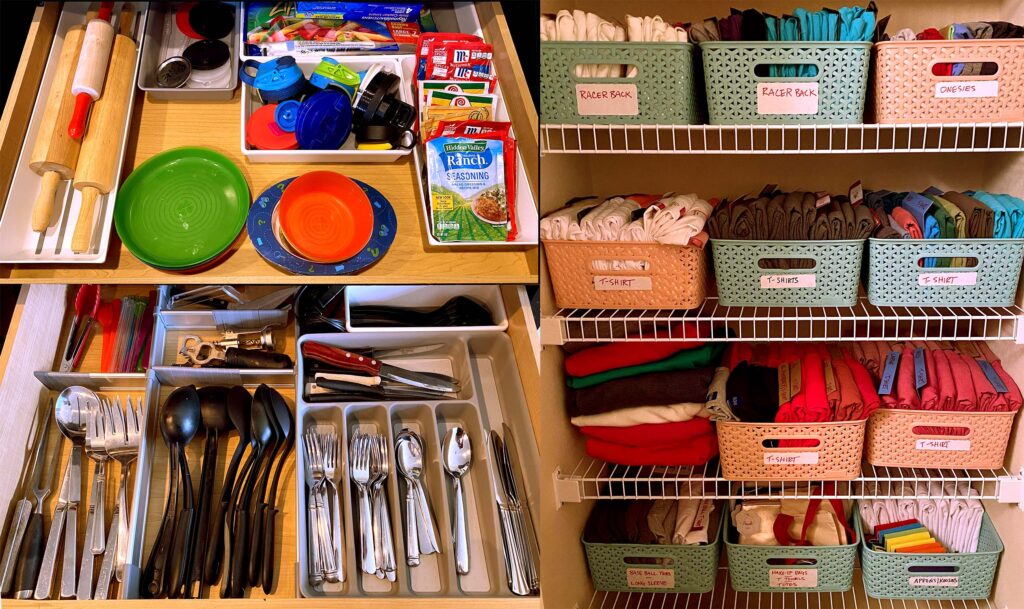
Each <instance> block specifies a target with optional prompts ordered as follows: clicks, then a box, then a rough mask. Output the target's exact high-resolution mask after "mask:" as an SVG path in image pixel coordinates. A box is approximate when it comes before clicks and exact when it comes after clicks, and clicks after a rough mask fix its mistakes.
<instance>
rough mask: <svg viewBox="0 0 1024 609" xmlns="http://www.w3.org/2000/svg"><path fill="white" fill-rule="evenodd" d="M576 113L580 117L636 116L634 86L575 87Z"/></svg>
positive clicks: (636, 102)
mask: <svg viewBox="0 0 1024 609" xmlns="http://www.w3.org/2000/svg"><path fill="white" fill-rule="evenodd" d="M576 111H577V112H578V113H579V114H580V116H594V115H606V116H636V115H638V114H640V102H639V98H638V97H637V93H636V85H611V84H604V85H596V84H595V85H576Z"/></svg>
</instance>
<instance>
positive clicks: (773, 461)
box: [764, 452, 818, 465]
mask: <svg viewBox="0 0 1024 609" xmlns="http://www.w3.org/2000/svg"><path fill="white" fill-rule="evenodd" d="M764 464H765V465H817V464H818V453H816V452H814V453H811V452H807V453H765V454H764Z"/></svg>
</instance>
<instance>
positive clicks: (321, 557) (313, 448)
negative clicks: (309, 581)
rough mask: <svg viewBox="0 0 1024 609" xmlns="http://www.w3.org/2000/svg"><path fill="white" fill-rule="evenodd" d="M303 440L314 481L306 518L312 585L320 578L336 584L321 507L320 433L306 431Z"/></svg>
mask: <svg viewBox="0 0 1024 609" xmlns="http://www.w3.org/2000/svg"><path fill="white" fill-rule="evenodd" d="M304 441H305V448H306V465H307V469H308V471H309V474H310V477H311V478H312V481H313V484H312V486H311V487H310V490H309V496H310V506H309V517H310V540H311V542H312V543H311V552H312V560H311V562H312V563H313V565H312V570H313V575H314V583H320V582H321V581H322V580H323V579H326V580H327V581H331V582H336V581H338V569H337V563H336V561H335V555H334V552H333V551H332V550H331V548H332V547H333V543H332V541H331V532H330V523H329V522H328V515H327V508H326V506H325V505H324V499H325V495H324V481H325V476H326V473H325V470H324V456H323V446H322V443H321V441H320V436H319V434H318V433H317V432H316V431H315V430H312V429H311V430H308V431H307V432H306V434H305V438H304Z"/></svg>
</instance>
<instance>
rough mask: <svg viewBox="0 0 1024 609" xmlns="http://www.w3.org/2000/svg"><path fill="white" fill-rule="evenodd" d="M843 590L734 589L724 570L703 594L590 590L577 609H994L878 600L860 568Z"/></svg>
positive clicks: (965, 603)
mask: <svg viewBox="0 0 1024 609" xmlns="http://www.w3.org/2000/svg"><path fill="white" fill-rule="evenodd" d="M853 580H854V584H853V588H851V589H850V590H847V591H846V592H784V591H780V592H774V593H769V592H737V591H735V590H733V589H732V587H731V586H730V585H729V575H728V570H727V569H725V568H720V569H719V570H718V575H717V580H716V582H715V588H714V589H713V590H712V591H711V592H708V593H705V594H686V593H673V592H601V591H598V592H594V594H593V596H592V597H591V598H590V604H588V605H577V607H578V609H995V608H996V605H995V604H993V603H992V601H990V600H988V599H978V600H924V599H917V600H915V599H906V600H900V599H893V600H889V599H886V600H879V599H874V598H871V597H869V596H868V595H867V593H866V592H864V587H863V583H862V580H861V572H860V570H859V569H858V570H856V571H855V572H854V578H853Z"/></svg>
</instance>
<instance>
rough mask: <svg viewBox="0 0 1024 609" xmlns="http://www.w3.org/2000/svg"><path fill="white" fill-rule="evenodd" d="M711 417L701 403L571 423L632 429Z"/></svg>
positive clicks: (579, 418) (614, 412)
mask: <svg viewBox="0 0 1024 609" xmlns="http://www.w3.org/2000/svg"><path fill="white" fill-rule="evenodd" d="M709 416H711V413H710V412H709V411H708V409H707V408H705V406H704V403H703V402H700V403H681V404H668V405H665V406H636V407H632V408H622V409H619V410H612V411H610V412H603V413H601V414H593V415H582V416H577V417H572V418H570V419H569V422H570V423H572V424H573V425H575V426H576V427H632V426H633V425H646V424H653V425H657V424H660V423H681V422H683V421H689V420H690V419H693V418H696V417H703V418H708V417H709Z"/></svg>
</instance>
